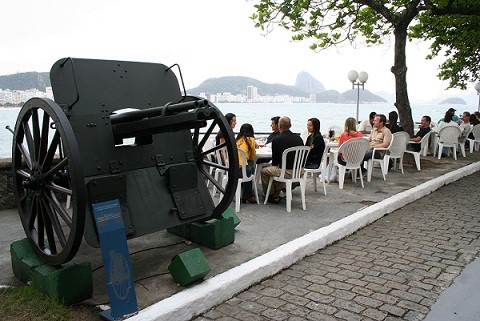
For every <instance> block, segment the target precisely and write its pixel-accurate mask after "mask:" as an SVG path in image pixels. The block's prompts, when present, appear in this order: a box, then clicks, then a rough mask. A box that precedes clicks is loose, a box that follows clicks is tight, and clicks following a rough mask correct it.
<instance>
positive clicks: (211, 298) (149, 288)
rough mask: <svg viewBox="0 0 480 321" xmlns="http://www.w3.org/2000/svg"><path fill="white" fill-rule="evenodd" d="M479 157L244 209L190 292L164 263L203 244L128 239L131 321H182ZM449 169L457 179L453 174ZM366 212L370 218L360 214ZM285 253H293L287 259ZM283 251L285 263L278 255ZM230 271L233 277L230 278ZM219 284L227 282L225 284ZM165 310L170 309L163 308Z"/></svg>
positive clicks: (0, 233) (17, 229)
mask: <svg viewBox="0 0 480 321" xmlns="http://www.w3.org/2000/svg"><path fill="white" fill-rule="evenodd" d="M479 160H480V153H473V154H468V155H467V158H462V157H460V158H459V160H458V161H454V160H453V159H451V158H443V159H442V160H437V159H434V158H432V157H426V158H424V159H422V171H420V172H418V171H417V170H416V168H415V166H414V165H408V164H407V165H405V174H403V175H402V174H401V173H400V172H399V171H393V172H390V173H389V174H388V175H387V181H385V182H384V181H383V180H382V179H381V176H380V173H379V170H378V169H376V170H375V172H374V177H373V179H372V182H370V183H366V184H365V188H364V189H362V188H361V186H360V182H357V184H354V183H352V182H351V181H347V182H346V184H345V187H344V189H343V190H339V189H338V184H336V183H331V184H330V185H329V186H328V187H327V196H324V195H323V193H321V192H314V191H313V187H312V183H311V182H309V184H308V186H307V210H306V211H302V210H301V202H300V197H299V191H298V190H295V191H294V201H293V203H292V212H291V213H287V212H286V211H285V203H284V202H282V203H280V204H278V205H272V204H269V205H266V206H263V205H253V204H242V207H241V212H240V213H239V214H238V216H239V217H240V219H241V220H242V222H241V224H240V225H239V226H238V227H237V229H236V234H235V238H236V239H235V243H234V244H232V245H229V246H227V247H225V248H222V249H220V250H217V251H214V250H209V249H207V248H203V247H200V248H201V250H202V252H203V253H204V255H205V257H206V258H207V260H208V262H209V263H210V265H211V266H212V271H211V272H210V274H209V275H207V277H206V280H205V281H204V282H202V283H200V284H197V285H194V286H190V287H188V288H187V289H184V288H181V287H178V286H177V285H176V284H175V283H174V282H173V280H172V278H171V276H170V275H169V274H168V273H166V272H167V266H168V264H169V263H170V260H171V259H172V258H173V257H174V256H175V255H176V254H178V253H180V252H183V251H186V250H189V249H192V248H193V247H198V246H196V245H195V244H189V243H186V242H184V240H182V239H181V238H178V237H176V236H173V235H170V234H169V233H166V232H165V231H161V232H157V233H154V234H151V235H148V236H145V237H142V238H139V239H135V240H132V241H129V249H130V253H131V258H132V263H133V269H134V273H135V278H136V279H135V280H136V282H135V285H136V287H135V290H136V294H137V298H138V301H139V306H140V308H141V309H144V308H146V307H149V306H150V307H149V308H148V309H145V310H143V311H141V312H140V313H139V315H138V316H136V317H134V318H132V319H138V320H142V319H143V320H154V319H162V318H164V319H170V320H171V319H172V318H171V317H169V314H168V313H172V314H171V315H176V316H178V318H176V319H188V318H190V317H191V316H193V315H195V314H197V313H201V312H202V311H205V310H207V309H209V308H210V307H211V306H213V305H215V304H218V303H220V302H222V301H223V300H225V299H228V298H230V297H231V296H232V295H233V294H235V293H236V292H239V291H241V290H243V289H244V288H246V287H248V286H249V285H251V284H252V283H255V282H258V281H260V280H261V279H264V278H265V277H268V276H270V275H272V274H274V273H276V272H278V271H280V270H282V269H283V268H285V267H287V266H289V265H291V264H293V263H294V262H296V261H297V260H298V259H301V258H302V257H303V256H305V255H308V254H311V253H313V252H315V251H317V250H318V249H320V248H322V247H324V246H326V245H327V244H329V243H331V242H334V241H335V240H337V239H340V238H342V237H344V236H345V235H348V234H351V233H353V232H354V231H355V230H357V229H358V228H360V227H362V226H364V225H366V224H369V223H370V222H372V221H374V220H376V219H378V218H379V217H381V216H383V215H385V214H386V213H389V212H392V211H394V210H395V209H396V207H401V206H403V205H405V204H408V203H409V202H412V201H414V200H415V199H417V198H418V197H421V196H423V195H426V194H428V193H430V192H431V191H434V190H436V189H438V188H439V187H441V186H442V185H444V184H448V183H450V182H453V181H455V180H457V179H459V178H460V177H462V176H464V175H468V174H471V173H473V172H476V171H477V170H479V169H480V163H478V161H479ZM451 172H454V173H455V174H454V175H450V174H448V173H451ZM445 174H447V175H445ZM426 182H433V183H427V185H425V186H424V187H423V188H422V190H421V191H419V192H416V190H415V188H416V187H417V186H420V185H421V184H425V183H426ZM320 190H321V188H320ZM422 193H423V194H422ZM399 195H400V196H399ZM382 201H384V202H382ZM385 202H386V203H385ZM384 204H386V206H385V205H384ZM365 211H368V212H369V214H368V215H366V216H362V215H363V214H359V213H365ZM0 216H1V217H2V224H1V225H0V239H1V241H2V242H0V269H1V271H2V273H0V285H2V284H3V285H17V284H19V281H17V280H16V279H15V278H14V277H13V274H12V272H11V266H10V255H9V252H8V251H9V245H10V243H11V242H13V241H15V240H18V239H21V238H24V237H25V236H24V232H23V229H22V227H21V223H20V221H19V219H18V214H17V213H16V211H4V212H1V213H0ZM355 219H357V220H360V221H355ZM318 231H321V232H318ZM325 231H328V233H327V234H326V235H327V236H326V237H325V235H323V236H319V233H320V234H321V233H324V234H325V233H326V232H325ZM291 242H294V243H295V242H296V243H298V242H304V246H303V248H301V250H298V248H293V247H292V246H291V244H292V243H291ZM285 248H287V249H288V251H290V253H291V254H289V255H285V254H284V250H285ZM279 253H280V256H281V258H280V259H279V258H278V257H276V256H275V255H278V254H279ZM266 259H269V260H273V262H277V263H269V264H268V266H267V267H262V268H261V269H259V268H258V267H259V266H262V265H261V264H262V262H270V261H268V260H267V261H265V260H266ZM85 261H91V262H92V265H93V267H94V269H95V272H94V284H95V288H94V296H93V298H92V299H91V300H89V301H88V303H91V304H105V303H107V302H108V297H107V294H106V287H105V283H104V279H103V269H102V262H101V255H100V250H99V249H93V248H90V247H89V246H87V245H86V244H83V245H82V247H81V249H80V251H79V253H78V255H77V256H76V257H75V260H74V262H85ZM238 269H243V270H242V272H241V273H244V274H242V277H243V278H242V279H241V280H238V279H236V278H238V273H237V272H238V271H239V270H238ZM232 274H235V276H234V277H231V276H232ZM219 280H223V281H222V282H227V283H221V282H219ZM228 280H234V281H233V282H234V283H235V286H231V285H229V286H227V289H220V290H218V289H217V290H216V291H215V292H214V293H209V292H208V293H207V292H205V291H208V289H206V288H205V286H207V287H208V286H209V285H210V284H211V283H216V284H217V285H218V284H228ZM237 281H238V282H237ZM192 292H193V293H197V294H196V296H198V297H201V298H202V300H200V301H195V302H193V303H191V304H189V302H190V301H188V302H187V301H185V300H184V299H183V297H182V298H181V299H178V297H176V295H183V296H188V297H192V298H193V297H194V296H192V295H191V294H192ZM172 302H173V303H172ZM185 305H189V306H190V308H191V309H185V308H184V307H185ZM165 306H168V307H169V309H170V310H168V311H167V310H166V309H164V307H165ZM158 307H160V308H161V309H163V310H164V312H165V313H166V314H161V315H158V314H157V313H156V312H155V309H156V308H158ZM178 310H185V313H184V314H181V313H180V314H175V313H177V312H176V311H178ZM187 310H188V311H187ZM171 315H170V316H171Z"/></svg>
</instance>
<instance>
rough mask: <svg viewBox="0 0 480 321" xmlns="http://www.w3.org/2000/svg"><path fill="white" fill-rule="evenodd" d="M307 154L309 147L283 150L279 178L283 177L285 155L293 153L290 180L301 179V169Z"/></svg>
mask: <svg viewBox="0 0 480 321" xmlns="http://www.w3.org/2000/svg"><path fill="white" fill-rule="evenodd" d="M308 152H310V147H309V146H295V147H290V148H287V149H285V150H284V151H283V153H282V165H281V167H282V172H281V173H280V177H281V178H284V177H285V169H286V167H287V166H286V164H287V155H288V154H289V153H295V155H294V158H293V168H292V179H299V178H300V177H302V172H303V168H304V167H305V163H306V162H307V155H308Z"/></svg>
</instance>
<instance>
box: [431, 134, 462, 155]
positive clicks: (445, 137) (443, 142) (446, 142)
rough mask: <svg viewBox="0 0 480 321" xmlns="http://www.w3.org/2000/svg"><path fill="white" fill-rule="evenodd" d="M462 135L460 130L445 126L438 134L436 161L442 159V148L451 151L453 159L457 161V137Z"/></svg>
mask: <svg viewBox="0 0 480 321" xmlns="http://www.w3.org/2000/svg"><path fill="white" fill-rule="evenodd" d="M461 134H462V132H461V130H460V128H458V127H456V126H447V127H443V128H442V129H440V131H439V132H438V143H437V144H438V159H440V158H442V151H443V147H449V148H452V149H453V158H454V159H455V160H457V145H458V137H460V135H461Z"/></svg>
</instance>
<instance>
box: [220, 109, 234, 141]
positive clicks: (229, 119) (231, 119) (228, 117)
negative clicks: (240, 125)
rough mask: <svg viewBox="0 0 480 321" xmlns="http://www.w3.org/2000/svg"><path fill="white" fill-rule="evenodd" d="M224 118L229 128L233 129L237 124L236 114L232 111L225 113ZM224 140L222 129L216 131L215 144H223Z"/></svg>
mask: <svg viewBox="0 0 480 321" xmlns="http://www.w3.org/2000/svg"><path fill="white" fill-rule="evenodd" d="M225 119H226V120H227V122H228V124H229V125H230V128H231V129H232V130H233V129H234V128H235V125H237V116H236V115H235V114H232V113H227V114H225ZM224 142H225V138H224V134H223V132H222V131H219V132H218V133H217V136H215V145H220V144H223V143H224Z"/></svg>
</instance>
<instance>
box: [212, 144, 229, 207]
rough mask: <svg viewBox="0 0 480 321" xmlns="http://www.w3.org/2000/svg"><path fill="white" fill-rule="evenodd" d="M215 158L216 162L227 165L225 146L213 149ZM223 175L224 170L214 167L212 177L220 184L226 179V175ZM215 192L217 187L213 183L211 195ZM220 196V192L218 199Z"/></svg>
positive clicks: (224, 173) (225, 172)
mask: <svg viewBox="0 0 480 321" xmlns="http://www.w3.org/2000/svg"><path fill="white" fill-rule="evenodd" d="M215 160H216V162H217V163H218V164H223V165H225V166H226V167H228V152H227V147H222V148H220V149H217V150H216V151H215ZM225 175H227V171H226V170H222V169H219V168H216V169H215V176H214V178H215V180H216V181H217V182H218V183H219V184H220V185H221V184H222V182H223V181H225V180H226V179H227V177H226V176H225ZM216 193H217V187H216V186H215V184H214V185H213V189H212V197H213V196H215V194H216ZM222 196H223V194H222V193H220V199H221V197H222Z"/></svg>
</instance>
